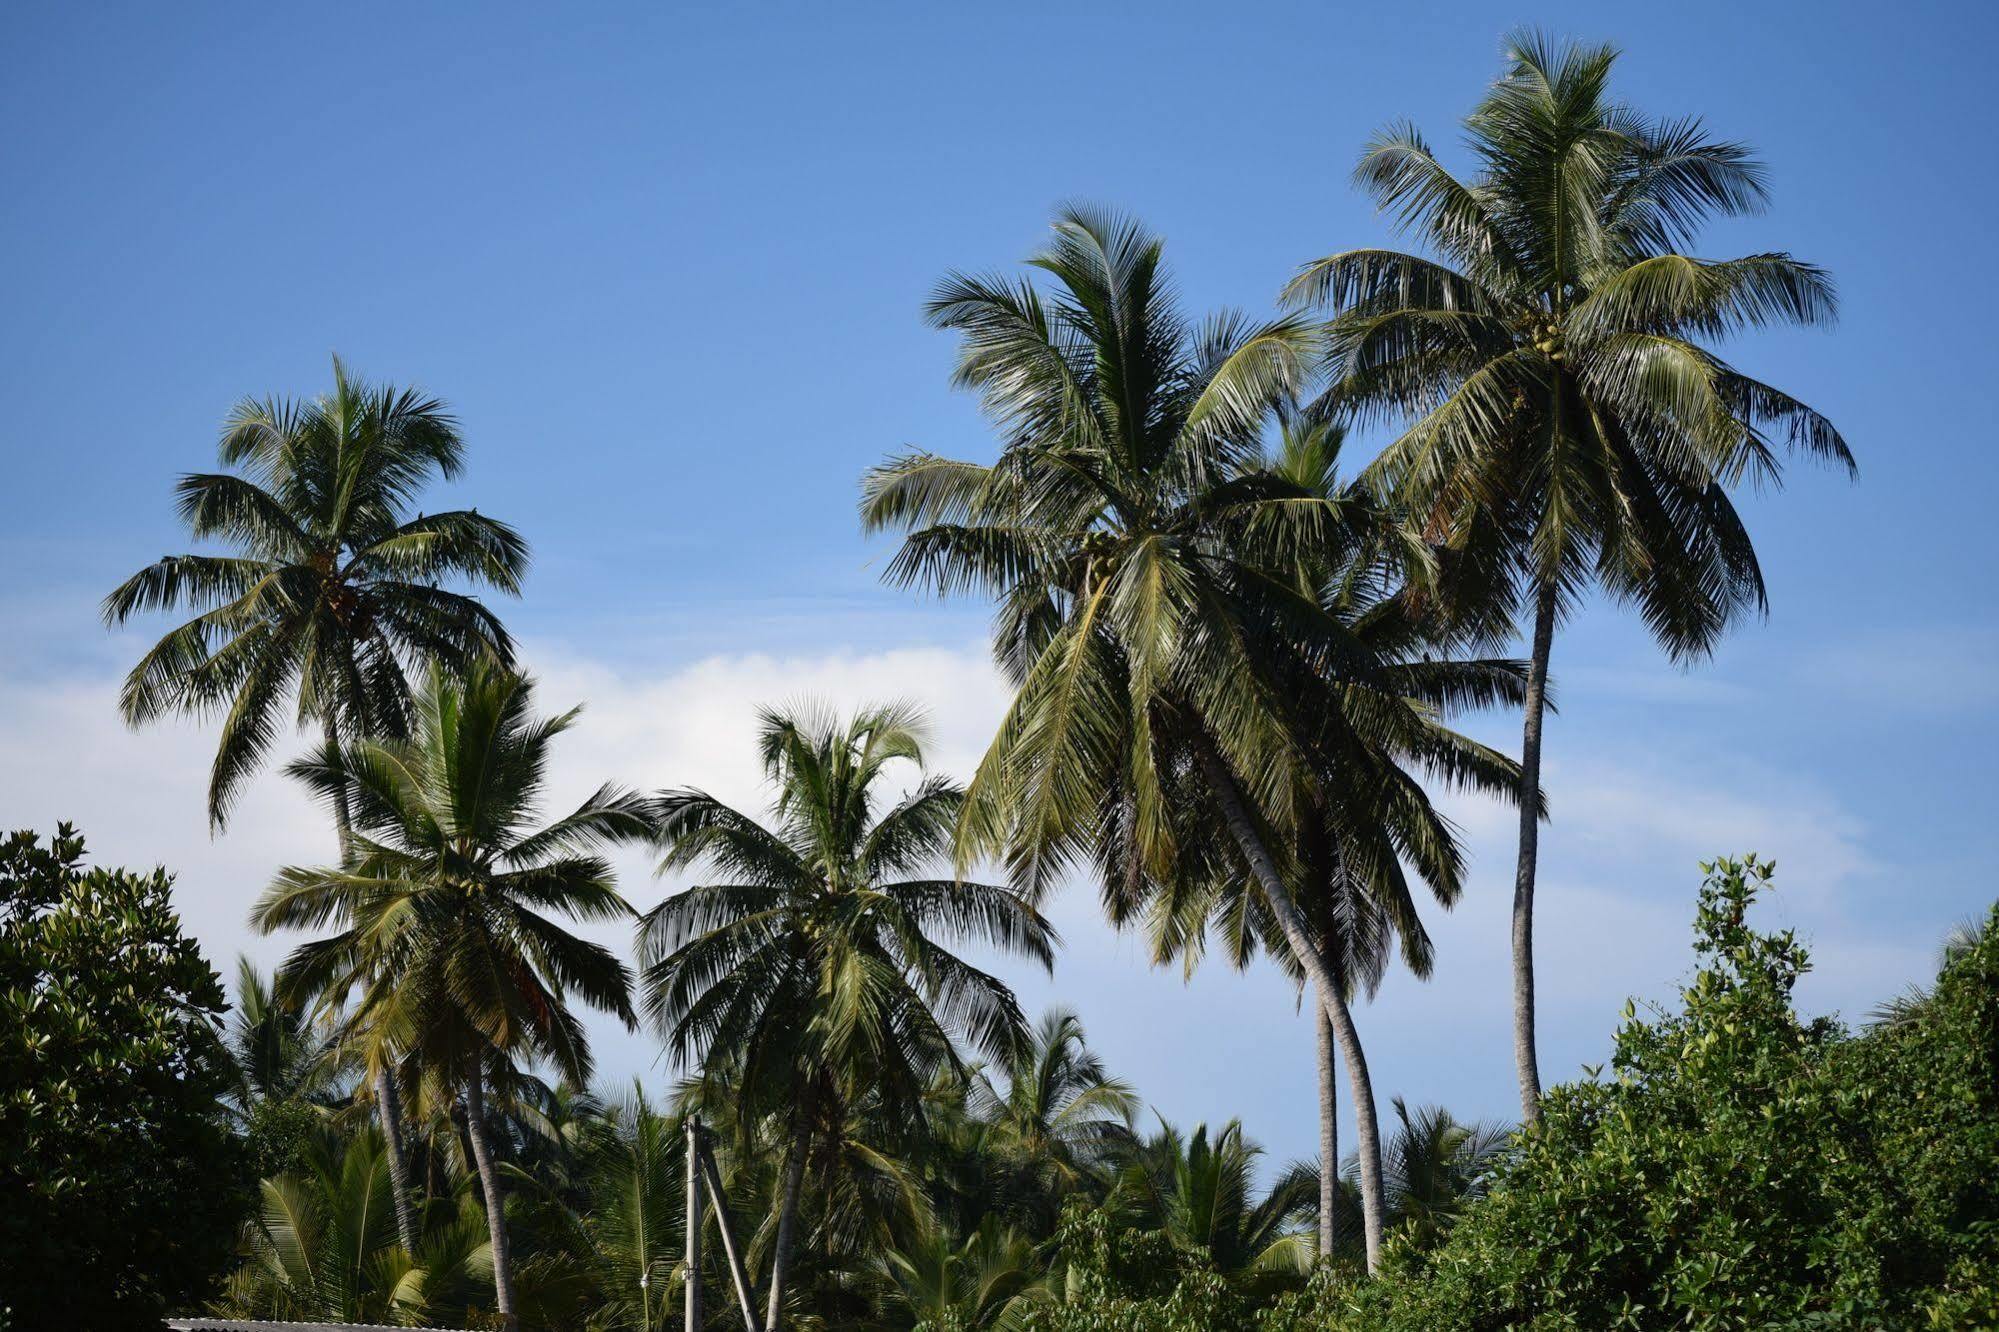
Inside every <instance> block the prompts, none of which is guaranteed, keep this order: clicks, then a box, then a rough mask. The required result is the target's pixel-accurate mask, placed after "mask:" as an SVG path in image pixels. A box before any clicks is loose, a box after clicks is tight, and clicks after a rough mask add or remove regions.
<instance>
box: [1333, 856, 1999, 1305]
mask: <svg viewBox="0 0 1999 1332" xmlns="http://www.w3.org/2000/svg"><path fill="white" fill-rule="evenodd" d="M1705 869H1706V871H1707V873H1708V880H1707V883H1706V885H1705V887H1704V888H1703V890H1702V893H1701V904H1700V912H1699V919H1698V923H1697V927H1696V943H1695V948H1696V951H1697V952H1698V953H1699V954H1700V956H1701V958H1702V964H1701V968H1700V970H1699V972H1698V974H1697V975H1696V977H1695V979H1694V981H1693V983H1692V984H1691V985H1689V986H1688V987H1687V988H1686V989H1685V990H1684V991H1683V993H1682V996H1681V999H1682V1006H1681V1009H1680V1011H1678V1012H1674V1013H1662V1014H1659V1015H1656V1016H1654V1017H1651V1018H1649V1019H1644V1020H1641V1019H1640V1018H1638V1017H1637V1016H1636V1014H1635V1010H1633V1011H1632V1012H1631V1016H1629V1017H1628V1019H1627V1022H1626V1024H1625V1026H1624V1028H1623V1029H1622V1030H1621V1031H1620V1032H1619V1033H1618V1037H1617V1048H1616V1054H1615V1057H1614V1058H1613V1061H1612V1064H1611V1076H1610V1077H1608V1078H1593V1079H1591V1080H1589V1081H1585V1082H1581V1083H1577V1084H1572V1085H1569V1086H1565V1087H1561V1088H1557V1089H1555V1090H1554V1091H1552V1092H1551V1093H1550V1094H1549V1096H1548V1099H1547V1104H1546V1111H1545V1120H1544V1123H1543V1125H1542V1127H1541V1129H1540V1130H1539V1131H1538V1132H1531V1133H1529V1134H1526V1135H1525V1136H1524V1137H1523V1138H1522V1140H1521V1141H1520V1142H1519V1144H1518V1149H1517V1151H1516V1153H1515V1154H1514V1155H1513V1156H1512V1158H1511V1159H1510V1160H1509V1161H1508V1162H1507V1163H1506V1164H1505V1165H1503V1166H1502V1167H1501V1169H1500V1171H1499V1174H1498V1177H1497V1178H1496V1179H1495V1181H1494V1182H1493V1184H1492V1187H1491V1191H1490V1194H1489V1196H1488V1197H1487V1198H1486V1199H1485V1200H1483V1201H1482V1202H1480V1203H1478V1204H1475V1205H1474V1206H1472V1207H1470V1208H1469V1209H1467V1210H1466V1211H1465V1213H1464V1215H1463V1216H1462V1218H1461V1219H1460V1220H1459V1222H1458V1223H1457V1224H1456V1225H1455V1226H1454V1227H1453V1228H1452V1229H1451V1231H1450V1232H1449V1235H1448V1237H1447V1238H1446V1239H1445V1240H1444V1241H1443V1242H1442V1243H1441V1244H1439V1245H1437V1246H1436V1247H1435V1248H1432V1249H1429V1250H1424V1249H1422V1248H1420V1247H1418V1246H1417V1245H1415V1244H1413V1243H1409V1242H1407V1241H1404V1242H1402V1243H1400V1244H1398V1245H1397V1246H1395V1248H1394V1249H1393V1251H1392V1253H1391V1257H1390V1260H1389V1262H1388V1264H1387V1266H1386V1268H1385V1271H1384V1279H1382V1280H1380V1281H1378V1282H1375V1283H1373V1284H1371V1285H1369V1286H1368V1287H1366V1288H1364V1289H1362V1290H1361V1291H1360V1292H1359V1293H1358V1294H1357V1295H1355V1296H1353V1297H1352V1298H1351V1299H1347V1300H1341V1301H1338V1302H1337V1303H1339V1304H1340V1305H1341V1306H1342V1307H1343V1312H1342V1313H1341V1314H1340V1318H1339V1321H1338V1322H1337V1324H1336V1325H1337V1326H1339V1327H1343V1328H1352V1329H1368V1330H1369V1332H1377V1330H1379V1332H1400V1330H1401V1329H1412V1330H1413V1329H1418V1328H1421V1329H1425V1332H1429V1330H1430V1329H1453V1328H1461V1329H1474V1328H1493V1327H1529V1328H1558V1327H1559V1328H1575V1327H1587V1328H1606V1329H1609V1328H1633V1329H1637V1328H1668V1327H1671V1328H1686V1327H1693V1328H1704V1329H1735V1328H1743V1329H1747V1328H1769V1327H1795V1328H1804V1327H1888V1326H1893V1327H1967V1326H1990V1325H1992V1324H1993V1321H1994V1320H1999V1281H1995V1279H1994V1276H1993V1274H1994V1273H1995V1272H1999V943H1996V942H1995V941H1994V939H1993V935H1992V933H1991V932H1990V931H1987V933H1986V935H1985V937H1984V938H1983V939H1982V940H1980V942H1979V943H1978V944H1977V945H1976V946H1974V947H1973V948H1971V949H1969V950H1967V951H1965V952H1964V953H1963V954H1961V955H1960V956H1959V957H1957V958H1956V959H1955V960H1954V961H1953V962H1952V963H1951V964H1950V966H1949V968H1948V969H1947V970H1946V971H1945V973H1944V975H1943V976H1942V978H1941V979H1940V981H1939V983H1938V985H1937V988H1936V991H1935V994H1934V997H1933V999H1932V1003H1931V1007H1930V1009H1929V1011H1928V1012H1927V1013H1926V1014H1924V1016H1923V1017H1922V1018H1921V1019H1920V1020H1916V1021H1911V1022H1906V1023H1899V1024H1896V1025H1894V1026H1892V1027H1887V1028H1883V1029H1880V1030H1877V1031H1874V1032H1872V1033H1869V1034H1866V1035H1863V1036H1859V1037H1853V1036H1849V1035H1848V1034H1847V1033H1846V1032H1845V1031H1844V1030H1843V1029H1842V1028H1841V1027H1840V1026H1839V1025H1838V1024H1836V1023H1834V1022H1832V1021H1830V1020H1827V1019H1820V1020H1817V1021H1812V1022H1805V1021H1801V1020H1800V1019H1799V1017H1798V1015H1797V1014H1796V1012H1795V1011H1794V1009H1793V1008H1792V1006H1791V990H1792V987H1793V985H1794V984H1795V982H1796V980H1797V978H1798V976H1799V975H1800V974H1802V973H1803V971H1804V970H1805V968H1806V965H1807V959H1806V955H1805V950H1804V949H1803V947H1802V946H1800V945H1799V943H1798V942H1797V940H1796V939H1795V938H1794V937H1792V935H1791V934H1790V933H1789V932H1788V931H1786V932H1782V933H1777V934H1763V933H1758V932H1757V931H1755V930H1753V929H1752V928H1750V926H1749V925H1748V923H1747V920H1746V915H1747V911H1748V908H1749V906H1750V903H1751V901H1752V900H1753V899H1754V897H1755V896H1756V895H1757V893H1759V892H1760V891H1762V890H1763V889H1764V888H1765V887H1766V886H1767V884H1768V883H1769V880H1770V876H1771V866H1770V865H1768V864H1766V863H1764V862H1761V861H1759V860H1757V859H1756V858H1755V857H1753V856H1752V857H1748V858H1746V859H1743V860H1740V861H1736V860H1723V861H1719V862H1717V863H1715V864H1713V865H1710V866H1707V867H1705Z"/></svg>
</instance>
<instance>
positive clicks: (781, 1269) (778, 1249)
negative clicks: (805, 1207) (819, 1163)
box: [764, 1111, 812, 1332]
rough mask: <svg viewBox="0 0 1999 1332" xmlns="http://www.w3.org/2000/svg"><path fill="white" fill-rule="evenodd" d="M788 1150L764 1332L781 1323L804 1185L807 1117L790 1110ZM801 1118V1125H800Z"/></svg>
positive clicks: (771, 1258)
mask: <svg viewBox="0 0 1999 1332" xmlns="http://www.w3.org/2000/svg"><path fill="white" fill-rule="evenodd" d="M793 1116H794V1117H793V1119H792V1133H791V1153H790V1156H789V1158H788V1159H787V1160H786V1161H785V1163H784V1196H783V1199H782V1201H781V1202H780V1203H779V1204H778V1213H777V1239H776V1242H775V1243H773V1244H772V1245H771V1257H770V1300H769V1302H768V1304H766V1305H765V1313H764V1332H778V1329H779V1328H780V1327H782V1326H783V1325H784V1279H785V1274H786V1271H787V1269H788V1268H789V1267H790V1265H791V1246H792V1242H793V1232H794V1231H795V1230H796V1229H797V1228H798V1195H799V1192H800V1190H801V1189H803V1187H804V1185H805V1149H806V1145H807V1140H808V1139H809V1137H810V1136H811V1131H812V1130H811V1120H810V1117H809V1116H807V1115H805V1114H804V1113H803V1112H802V1111H794V1112H793ZM801 1121H803V1122H804V1124H805V1127H803V1128H800V1127H799V1124H800V1122H801Z"/></svg>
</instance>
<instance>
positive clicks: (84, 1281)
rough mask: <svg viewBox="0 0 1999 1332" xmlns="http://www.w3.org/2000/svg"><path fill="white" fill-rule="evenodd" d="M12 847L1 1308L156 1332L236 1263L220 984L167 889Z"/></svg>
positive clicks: (6, 946) (20, 1329)
mask: <svg viewBox="0 0 1999 1332" xmlns="http://www.w3.org/2000/svg"><path fill="white" fill-rule="evenodd" d="M82 862H83V839H82V838H80V837H78V836H76V835H75V833H74V832H73V831H72V830H71V829H70V828H68V827H66V826H65V827H63V828H61V829H60V830H59V831H58V832H57V834H56V836H55V837H54V838H53V839H51V841H50V842H49V843H48V844H47V845H46V846H44V845H43V844H42V843H41V842H40V840H39V839H37V838H36V837H35V836H34V835H33V834H32V833H26V832H22V833H16V834H14V835H12V836H11V837H8V838H7V839H6V840H5V841H4V842H0V1304H5V1305H9V1306H11V1307H12V1318H13V1324H12V1326H13V1328H14V1329H15V1332H40V1329H43V1328H49V1329H56V1328H61V1329H65V1330H67V1329H76V1328H90V1329H92V1330H93V1332H115V1329H121V1328H157V1327H158V1326H159V1324H160V1316H161V1314H162V1313H164V1312H167V1311H169V1310H171V1309H175V1308H186V1307H189V1306H192V1305H193V1304H195V1303H196V1302H197V1301H198V1300H199V1299H201V1298H202V1297H203V1296H204V1295H206V1294H207V1293H208V1292H209V1291H210V1290H211V1288H212V1287H213V1286H214V1285H215V1283H216V1281H217V1280H218V1278H219V1276H220V1274H221V1273H222V1272H223V1270H224V1269H225V1268H226V1267H227V1265H228V1262H229V1258H230V1255H231V1252H232V1249H233V1247H234V1243H235V1239H236V1234H237V1226H238V1223H239V1221H240V1219H241V1217H242V1215H243V1209H244V1207H245V1206H246V1205H247V1202H248V1195H247V1182H248V1179H247V1172H246V1171H245V1169H244V1165H243V1159H242V1155H241V1145H240V1144H239V1142H238V1141H237V1139H236V1138H235V1137H234V1136H233V1135H232V1134H231V1133H230V1131H229V1128H228V1126H227V1124H226V1122H225V1119H224V1116H223V1113H222V1110H221V1107H220V1106H219V1104H218V1100H217V1098H218V1097H220V1096H221V1094H222V1093H223V1091H224V1090H225V1089H226V1088H227V1087H228V1086H229V1085H230V1072H229V1060H228V1055H227V1053H226V1051H225V1050H224V1048H223V1044H222V1041H221V1038H220V1036H219V1034H218V1032H217V1029H216V1019H217V1016H218V1015H219V1014H220V1013H221V1012H222V1011H223V996H222V983H221V981H220V979H219V978H218V977H217V976H216V974H215V972H214V971H213V970H212V969H211V968H210V967H209V965H208V963H207V962H205V961H204V960H203V959H202V956H201V953H200V951H199V950H198V949H197V948H196V947H195V944H194V941H193V940H191V939H189V938H187V937H186V936H185V935H183V934H182V933H181V926H180V918H179V917H178V916H177V915H176V914H175V913H174V910H173V907H172V905H171V904H170V903H169V901H168V896H167V893H168V887H169V885H170V884H171V882H172V881H171V879H170V878H169V877H168V876H167V875H166V874H165V873H164V872H161V871H154V872H153V873H151V874H148V875H134V874H128V873H125V872H124V871H120V870H105V869H90V870H87V869H84V868H83V865H82Z"/></svg>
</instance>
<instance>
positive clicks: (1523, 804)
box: [1513, 583, 1555, 1127]
mask: <svg viewBox="0 0 1999 1332" xmlns="http://www.w3.org/2000/svg"><path fill="white" fill-rule="evenodd" d="M1554 643H1555V585H1554V584H1553V583H1546V584H1544V585H1543V586H1542V587H1541V588H1540V589H1539V590H1537V591H1536V593H1535V596H1534V656H1533V660H1532V662H1531V663H1530V664H1529V666H1528V670H1527V699H1526V709H1525V711H1526V717H1525V720H1524V721H1522V723H1521V730H1520V863H1519V865H1518V867H1517V868H1516V869H1515V871H1514V876H1513V1064H1514V1067H1515V1069H1516V1070H1517V1071H1518V1074H1519V1078H1520V1118H1521V1123H1522V1124H1523V1125H1526V1126H1528V1127H1532V1126H1534V1125H1537V1124H1539V1123H1540V1122H1541V1064H1540V1060H1539V1058H1538V1057H1537V1056H1536V1054H1535V1051H1534V872H1535V869H1536V862H1537V860H1538V859H1539V856H1540V852H1541V717H1542V714H1543V713H1544V712H1545V711H1546V704H1547V697H1548V656H1549V653H1550V651H1551V649H1552V648H1553V647H1554Z"/></svg>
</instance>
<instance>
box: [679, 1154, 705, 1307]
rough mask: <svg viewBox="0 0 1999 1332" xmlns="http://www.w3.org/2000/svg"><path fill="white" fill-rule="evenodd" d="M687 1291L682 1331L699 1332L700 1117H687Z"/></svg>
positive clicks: (685, 1282) (685, 1284) (685, 1281)
mask: <svg viewBox="0 0 1999 1332" xmlns="http://www.w3.org/2000/svg"><path fill="white" fill-rule="evenodd" d="M683 1285H684V1287H685V1289H686V1292H687V1323H686V1328H685V1332H701V1116H699V1115H689V1116H688V1117H687V1271H686V1277H685V1280H684V1282H683Z"/></svg>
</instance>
